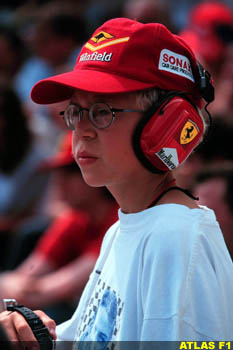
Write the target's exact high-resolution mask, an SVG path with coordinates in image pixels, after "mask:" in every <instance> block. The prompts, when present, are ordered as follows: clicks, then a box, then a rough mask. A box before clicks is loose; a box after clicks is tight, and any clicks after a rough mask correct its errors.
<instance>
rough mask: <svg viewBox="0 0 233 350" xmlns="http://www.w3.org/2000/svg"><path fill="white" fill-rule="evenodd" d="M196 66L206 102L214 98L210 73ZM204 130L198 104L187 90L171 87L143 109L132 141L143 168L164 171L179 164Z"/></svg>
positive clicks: (196, 143) (200, 137) (199, 140)
mask: <svg viewBox="0 0 233 350" xmlns="http://www.w3.org/2000/svg"><path fill="white" fill-rule="evenodd" d="M198 69H199V74H200V79H199V82H198V86H199V91H200V94H201V96H202V97H203V98H204V99H205V100H206V101H207V105H208V104H209V103H210V102H212V101H213V100H214V87H213V85H212V83H211V77H210V74H209V73H208V72H207V71H205V70H204V68H203V67H202V66H201V65H200V64H199V63H198ZM207 105H206V107H207ZM207 113H208V115H209V112H208V111H207ZM209 118H210V119H211V117H210V115H209ZM203 134H204V122H203V119H202V117H201V115H200V112H199V110H198V107H197V106H195V105H194V103H193V102H192V101H191V100H190V99H189V97H188V96H187V94H185V93H183V92H174V91H173V92H168V93H167V94H165V95H164V96H162V97H161V98H159V100H158V101H157V102H156V103H155V104H154V105H152V106H151V107H150V108H149V110H148V111H146V112H145V114H144V116H143V117H142V119H141V120H140V122H139V123H138V125H137V126H136V129H135V131H134V134H133V137H132V144H133V149H134V152H135V155H136V156H137V158H138V160H139V161H140V162H141V164H142V165H143V166H144V167H145V168H147V169H148V170H149V171H151V172H152V173H164V172H166V171H170V170H174V169H175V168H177V167H178V166H179V165H181V164H182V163H183V162H184V161H185V160H186V158H187V157H188V156H189V155H190V153H191V152H192V151H193V150H194V149H195V148H196V147H197V146H198V144H199V143H200V142H201V139H202V137H203Z"/></svg>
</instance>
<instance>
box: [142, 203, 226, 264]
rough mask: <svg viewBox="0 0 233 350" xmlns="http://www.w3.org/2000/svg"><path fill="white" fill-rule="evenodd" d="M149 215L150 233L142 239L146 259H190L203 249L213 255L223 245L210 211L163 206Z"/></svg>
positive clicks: (213, 216)
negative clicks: (151, 257) (155, 257)
mask: <svg viewBox="0 0 233 350" xmlns="http://www.w3.org/2000/svg"><path fill="white" fill-rule="evenodd" d="M150 215H151V219H150V220H151V222H150V230H148V232H147V233H146V237H145V239H144V249H145V252H147V254H148V255H149V256H150V255H153V256H155V255H157V256H158V257H159V258H160V259H167V258H168V257H169V258H171V259H172V260H173V261H174V260H180V257H182V259H185V258H186V259H189V257H190V256H191V255H193V254H194V253H195V254H200V253H201V251H202V250H203V249H205V250H206V251H208V254H210V252H211V251H212V252H213V254H214V253H215V252H216V249H218V248H219V247H220V246H224V245H225V244H224V240H223V237H222V233H221V231H220V228H219V225H218V223H217V221H216V218H215V215H214V213H213V211H212V210H208V209H207V208H206V209H205V208H203V209H201V208H199V209H189V208H187V207H185V206H182V205H173V204H171V205H170V204H166V205H160V206H158V207H157V208H156V209H155V210H154V212H153V213H150ZM217 246H219V247H217ZM201 247H202V249H201ZM155 252H156V254H155Z"/></svg>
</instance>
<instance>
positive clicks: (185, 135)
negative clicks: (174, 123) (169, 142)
mask: <svg viewBox="0 0 233 350" xmlns="http://www.w3.org/2000/svg"><path fill="white" fill-rule="evenodd" d="M198 133H199V129H198V127H197V125H196V124H195V123H194V122H192V121H191V120H188V121H187V122H186V123H185V125H184V127H183V129H182V131H181V134H180V143H181V144H182V145H185V144H186V143H189V142H191V141H192V140H193V139H194V138H195V137H196V136H197V135H198Z"/></svg>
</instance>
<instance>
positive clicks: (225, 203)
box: [193, 162, 233, 259]
mask: <svg viewBox="0 0 233 350" xmlns="http://www.w3.org/2000/svg"><path fill="white" fill-rule="evenodd" d="M195 180H196V183H195V186H194V188H193V191H194V193H195V194H196V195H197V196H198V197H199V203H200V204H201V205H205V206H207V207H209V208H211V209H213V210H214V212H215V215H216V217H217V220H218V222H219V225H220V227H221V230H222V232H223V236H224V239H225V241H226V245H227V247H228V250H229V253H230V255H231V258H232V259H233V196H232V194H233V163H229V162H225V163H224V162H222V163H221V166H220V164H213V165H212V166H209V167H207V168H206V169H204V170H202V171H200V172H198V174H197V175H196V178H195Z"/></svg>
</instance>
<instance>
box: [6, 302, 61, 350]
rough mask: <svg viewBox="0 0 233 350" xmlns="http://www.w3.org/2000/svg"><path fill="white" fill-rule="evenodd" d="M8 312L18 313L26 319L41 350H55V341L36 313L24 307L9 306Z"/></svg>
mask: <svg viewBox="0 0 233 350" xmlns="http://www.w3.org/2000/svg"><path fill="white" fill-rule="evenodd" d="M7 310H8V311H17V312H19V313H20V314H21V315H22V316H23V317H24V318H25V320H26V321H27V323H28V324H29V326H30V327H31V329H32V331H33V334H34V335H35V337H36V339H37V341H38V343H39V344H40V350H52V349H54V341H53V338H52V337H51V335H50V334H49V331H48V328H47V327H45V325H44V323H43V322H42V321H41V319H40V318H39V317H38V316H37V314H35V312H33V311H32V310H31V309H29V308H28V307H26V306H24V305H8V306H7Z"/></svg>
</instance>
